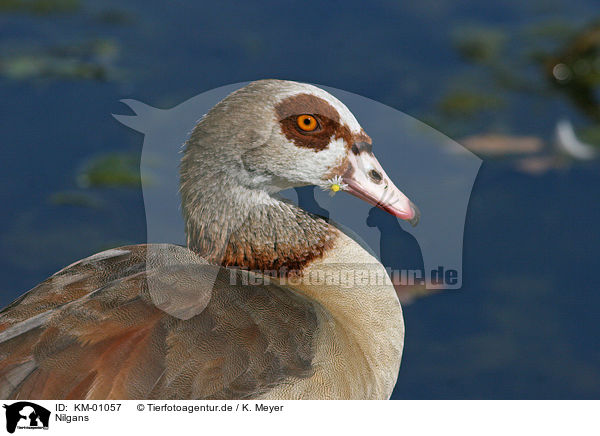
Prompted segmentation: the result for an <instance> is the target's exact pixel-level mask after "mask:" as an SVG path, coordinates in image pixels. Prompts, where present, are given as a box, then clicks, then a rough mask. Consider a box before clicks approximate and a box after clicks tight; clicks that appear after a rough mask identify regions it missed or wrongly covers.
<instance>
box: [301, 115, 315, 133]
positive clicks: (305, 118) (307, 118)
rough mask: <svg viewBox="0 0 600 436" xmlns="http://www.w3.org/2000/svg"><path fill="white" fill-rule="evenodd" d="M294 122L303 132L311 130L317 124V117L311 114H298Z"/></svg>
mask: <svg viewBox="0 0 600 436" xmlns="http://www.w3.org/2000/svg"><path fill="white" fill-rule="evenodd" d="M296 122H297V123H298V127H300V129H302V130H304V131H305V132H312V131H313V130H315V129H316V128H317V127H318V126H319V123H317V119H316V118H315V117H313V116H312V115H300V116H299V117H298V119H297V121H296Z"/></svg>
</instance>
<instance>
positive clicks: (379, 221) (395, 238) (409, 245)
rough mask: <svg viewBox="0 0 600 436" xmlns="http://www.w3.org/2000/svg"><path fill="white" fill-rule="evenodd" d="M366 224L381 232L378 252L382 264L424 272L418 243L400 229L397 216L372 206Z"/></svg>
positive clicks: (398, 268) (387, 266)
mask: <svg viewBox="0 0 600 436" xmlns="http://www.w3.org/2000/svg"><path fill="white" fill-rule="evenodd" d="M367 225H368V226H369V227H377V229H378V230H379V232H380V233H381V237H380V242H379V253H380V260H381V263H382V264H383V266H385V267H386V268H391V269H392V270H412V271H417V270H418V271H421V274H424V266H423V256H422V255H421V248H420V247H419V243H418V242H417V240H416V239H415V238H414V236H412V235H411V234H410V233H408V232H405V231H404V230H403V229H402V227H401V226H400V223H399V222H398V218H396V217H394V216H392V215H390V214H389V213H387V212H384V211H382V210H381V209H378V208H376V207H373V208H372V209H371V210H370V211H369V216H368V217H367ZM421 277H424V275H421Z"/></svg>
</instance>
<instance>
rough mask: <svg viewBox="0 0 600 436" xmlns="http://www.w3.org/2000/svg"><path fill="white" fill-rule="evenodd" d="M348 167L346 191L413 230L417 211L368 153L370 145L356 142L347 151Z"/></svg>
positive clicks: (371, 154)
mask: <svg viewBox="0 0 600 436" xmlns="http://www.w3.org/2000/svg"><path fill="white" fill-rule="evenodd" d="M349 161H350V166H349V167H348V169H347V170H346V172H345V173H344V175H343V176H342V179H343V181H344V183H345V184H347V185H348V187H347V188H346V191H348V192H349V193H350V194H352V195H355V196H356V197H358V198H360V199H362V200H364V201H366V202H367V203H369V204H372V205H373V206H377V207H378V208H380V209H382V210H385V211H386V212H388V213H390V214H392V215H394V216H397V217H398V218H400V219H403V220H406V221H408V222H409V223H410V224H411V225H412V226H413V227H414V226H416V225H417V223H418V222H419V217H420V213H419V209H417V207H416V206H415V205H414V204H413V203H412V202H411V201H410V200H409V199H408V197H407V196H406V195H404V194H403V193H402V191H400V190H399V189H398V188H397V187H396V185H394V183H393V182H392V181H391V180H390V178H389V177H388V176H387V174H386V173H385V171H384V170H383V168H381V165H380V164H379V162H378V161H377V159H376V158H375V156H373V153H372V152H371V145H370V144H367V143H357V144H355V145H353V146H352V150H351V151H350V157H349Z"/></svg>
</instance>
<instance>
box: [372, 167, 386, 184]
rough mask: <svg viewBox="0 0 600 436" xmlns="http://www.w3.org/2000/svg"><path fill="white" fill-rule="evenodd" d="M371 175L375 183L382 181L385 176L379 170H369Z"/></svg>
mask: <svg viewBox="0 0 600 436" xmlns="http://www.w3.org/2000/svg"><path fill="white" fill-rule="evenodd" d="M369 177H370V178H371V180H373V181H374V182H375V183H381V180H383V177H382V176H381V173H380V172H379V171H377V170H371V171H369Z"/></svg>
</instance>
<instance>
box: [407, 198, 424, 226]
mask: <svg viewBox="0 0 600 436" xmlns="http://www.w3.org/2000/svg"><path fill="white" fill-rule="evenodd" d="M410 208H411V209H412V211H413V217H412V218H411V219H409V220H408V222H409V223H410V225H411V226H413V227H416V226H417V224H419V220H420V219H421V211H420V210H419V208H418V207H417V206H415V205H414V204H413V202H412V201H411V202H410Z"/></svg>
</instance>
